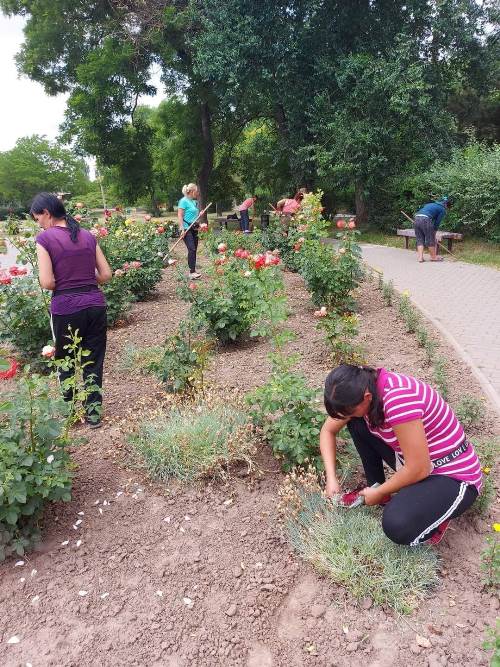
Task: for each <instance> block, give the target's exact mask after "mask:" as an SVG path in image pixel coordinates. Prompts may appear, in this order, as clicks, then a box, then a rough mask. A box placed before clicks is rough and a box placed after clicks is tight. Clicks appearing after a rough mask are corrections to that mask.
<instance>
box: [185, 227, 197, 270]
mask: <svg viewBox="0 0 500 667" xmlns="http://www.w3.org/2000/svg"><path fill="white" fill-rule="evenodd" d="M184 243H185V244H186V247H187V249H188V266H189V270H190V272H191V273H196V251H197V249H198V230H197V229H194V228H191V229H190V230H189V232H187V234H186V236H185V237H184Z"/></svg>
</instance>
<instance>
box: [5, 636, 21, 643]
mask: <svg viewBox="0 0 500 667" xmlns="http://www.w3.org/2000/svg"><path fill="white" fill-rule="evenodd" d="M20 641H21V640H20V639H19V637H18V636H17V635H14V636H13V637H11V638H10V639H8V640H7V644H19V642H20Z"/></svg>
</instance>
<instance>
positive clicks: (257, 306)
mask: <svg viewBox="0 0 500 667" xmlns="http://www.w3.org/2000/svg"><path fill="white" fill-rule="evenodd" d="M266 257H268V258H269V261H275V260H277V258H275V257H273V256H271V255H268V256H265V255H258V256H257V255H253V256H252V258H251V259H250V260H247V259H238V258H236V257H228V256H227V255H222V254H219V256H218V257H217V258H216V259H215V262H214V265H213V266H212V267H209V268H208V269H207V274H208V276H209V278H210V280H209V281H206V282H203V283H196V282H187V281H186V280H185V279H184V278H183V277H182V275H181V274H179V275H180V279H181V281H182V282H181V286H180V289H179V291H180V294H181V296H182V298H184V299H185V300H186V301H188V302H190V303H191V304H192V306H191V311H190V316H191V318H192V319H193V320H196V321H204V322H205V324H206V328H207V332H208V336H209V337H210V338H215V339H217V340H218V341H219V342H220V343H222V344H227V343H228V342H230V341H234V340H237V339H238V338H241V337H242V336H243V335H246V334H248V335H250V336H266V335H270V333H271V332H272V330H273V328H274V327H275V326H276V325H277V324H278V323H279V322H281V321H282V320H283V319H284V318H285V317H286V312H287V311H286V297H285V294H284V287H283V278H282V276H281V271H280V269H279V268H278V267H277V266H275V265H265V264H264V263H265V262H266V261H267V259H266ZM271 257H272V260H271Z"/></svg>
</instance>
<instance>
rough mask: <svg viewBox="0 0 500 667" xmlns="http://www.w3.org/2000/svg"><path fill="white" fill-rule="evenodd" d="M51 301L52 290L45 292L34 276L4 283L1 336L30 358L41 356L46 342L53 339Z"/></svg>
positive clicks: (0, 300)
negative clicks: (49, 292) (50, 313)
mask: <svg viewBox="0 0 500 667" xmlns="http://www.w3.org/2000/svg"><path fill="white" fill-rule="evenodd" d="M44 295H45V296H44ZM48 305H49V294H48V292H45V291H44V292H43V293H42V291H41V290H40V285H39V284H38V280H37V279H36V278H34V277H32V276H23V277H18V278H13V279H12V283H11V284H10V285H0V339H1V340H2V341H8V342H10V343H12V345H14V346H15V347H16V348H17V349H18V350H19V351H20V353H21V354H23V355H25V356H26V357H28V358H32V359H37V358H39V357H40V353H41V350H42V348H43V346H44V345H47V343H49V342H51V341H52V334H51V331H50V318H49V311H48Z"/></svg>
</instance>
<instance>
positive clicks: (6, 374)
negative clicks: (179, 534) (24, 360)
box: [0, 359, 19, 380]
mask: <svg viewBox="0 0 500 667" xmlns="http://www.w3.org/2000/svg"><path fill="white" fill-rule="evenodd" d="M18 368H19V364H18V362H17V361H16V360H15V359H11V360H10V366H9V368H8V369H7V370H6V371H0V379H1V380H9V379H10V378H13V377H14V375H15V374H16V373H17V370H18Z"/></svg>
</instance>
